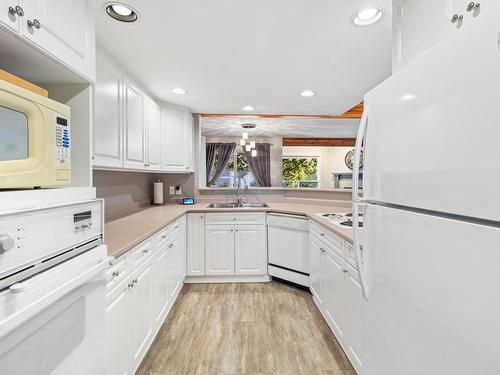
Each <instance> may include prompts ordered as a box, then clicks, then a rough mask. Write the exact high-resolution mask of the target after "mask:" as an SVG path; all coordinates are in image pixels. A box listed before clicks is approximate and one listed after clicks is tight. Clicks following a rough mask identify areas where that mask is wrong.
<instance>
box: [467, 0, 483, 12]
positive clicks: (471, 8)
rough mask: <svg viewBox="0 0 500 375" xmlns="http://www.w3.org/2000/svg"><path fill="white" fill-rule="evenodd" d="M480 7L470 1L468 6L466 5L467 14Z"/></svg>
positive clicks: (478, 4)
mask: <svg viewBox="0 0 500 375" xmlns="http://www.w3.org/2000/svg"><path fill="white" fill-rule="evenodd" d="M480 7H481V4H480V3H475V2H473V1H471V2H470V3H469V4H467V12H472V11H474V10H476V9H479V8H480Z"/></svg>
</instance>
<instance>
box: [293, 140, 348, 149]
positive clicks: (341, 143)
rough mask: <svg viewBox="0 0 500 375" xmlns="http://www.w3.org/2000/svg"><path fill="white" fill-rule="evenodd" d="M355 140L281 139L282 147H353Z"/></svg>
mask: <svg viewBox="0 0 500 375" xmlns="http://www.w3.org/2000/svg"><path fill="white" fill-rule="evenodd" d="M355 144H356V138H283V146H323V147H354V145H355Z"/></svg>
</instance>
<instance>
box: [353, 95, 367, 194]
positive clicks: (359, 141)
mask: <svg viewBox="0 0 500 375" xmlns="http://www.w3.org/2000/svg"><path fill="white" fill-rule="evenodd" d="M368 111H369V107H368V105H366V106H365V110H364V111H363V116H361V122H360V124H359V129H358V136H357V137H356V145H355V147H354V165H353V171H352V173H353V179H352V181H353V185H352V200H353V201H354V202H359V201H360V200H361V199H360V198H362V197H360V195H359V169H360V168H359V165H360V163H361V149H362V148H363V141H364V139H365V135H366V128H367V126H368Z"/></svg>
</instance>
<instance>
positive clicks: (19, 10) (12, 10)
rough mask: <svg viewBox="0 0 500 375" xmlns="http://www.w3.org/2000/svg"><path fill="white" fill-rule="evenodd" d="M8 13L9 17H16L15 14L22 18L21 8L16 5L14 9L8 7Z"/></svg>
mask: <svg viewBox="0 0 500 375" xmlns="http://www.w3.org/2000/svg"><path fill="white" fill-rule="evenodd" d="M9 13H10V14H11V15H13V16H14V15H16V14H17V15H18V16H19V17H22V16H24V10H23V8H21V7H20V6H19V5H16V7H15V8H13V7H9Z"/></svg>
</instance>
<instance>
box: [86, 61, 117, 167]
mask: <svg viewBox="0 0 500 375" xmlns="http://www.w3.org/2000/svg"><path fill="white" fill-rule="evenodd" d="M121 90H122V76H121V73H120V71H119V70H117V69H115V68H114V67H113V65H112V64H111V63H110V62H108V61H106V60H105V59H104V58H101V57H99V59H98V61H97V79H96V84H95V88H94V131H93V136H94V165H96V166H101V167H118V168H119V167H123V150H122V144H123V137H122V129H123V128H122V112H121V100H120V98H121Z"/></svg>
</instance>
